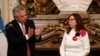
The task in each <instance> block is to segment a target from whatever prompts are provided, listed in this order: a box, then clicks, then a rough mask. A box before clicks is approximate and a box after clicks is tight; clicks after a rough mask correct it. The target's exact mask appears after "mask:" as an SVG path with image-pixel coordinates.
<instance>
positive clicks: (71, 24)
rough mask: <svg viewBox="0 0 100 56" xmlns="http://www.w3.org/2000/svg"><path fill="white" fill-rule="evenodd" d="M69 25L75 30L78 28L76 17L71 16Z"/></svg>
mask: <svg viewBox="0 0 100 56" xmlns="http://www.w3.org/2000/svg"><path fill="white" fill-rule="evenodd" d="M68 24H69V26H70V27H71V28H75V27H76V24H77V22H76V20H75V17H74V16H70V17H69V20H68Z"/></svg>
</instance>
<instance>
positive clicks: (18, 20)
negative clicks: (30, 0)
mask: <svg viewBox="0 0 100 56" xmlns="http://www.w3.org/2000/svg"><path fill="white" fill-rule="evenodd" d="M13 16H14V18H15V19H14V20H13V21H11V22H10V23H8V24H7V25H6V29H7V30H6V36H7V40H8V54H7V56H28V55H27V51H28V50H29V51H30V52H29V53H30V54H31V55H30V56H35V42H36V41H40V40H41V37H40V33H41V29H39V28H38V29H35V25H34V22H33V20H30V19H27V15H26V10H25V8H24V7H22V6H16V7H15V8H14V9H13ZM8 27H9V28H8ZM28 47H29V49H28Z"/></svg>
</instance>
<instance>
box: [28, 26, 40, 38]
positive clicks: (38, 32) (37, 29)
mask: <svg viewBox="0 0 100 56" xmlns="http://www.w3.org/2000/svg"><path fill="white" fill-rule="evenodd" d="M41 32H42V28H40V27H36V29H35V30H34V29H33V28H30V27H29V28H28V33H27V35H28V37H29V38H30V37H32V36H33V34H35V35H36V36H40V35H41Z"/></svg>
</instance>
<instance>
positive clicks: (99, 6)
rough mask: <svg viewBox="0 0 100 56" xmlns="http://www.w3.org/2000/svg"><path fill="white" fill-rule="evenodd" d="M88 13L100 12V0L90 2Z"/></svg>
mask: <svg viewBox="0 0 100 56" xmlns="http://www.w3.org/2000/svg"><path fill="white" fill-rule="evenodd" d="M88 13H90V14H100V0H92V3H91V5H90V7H89V8H88Z"/></svg>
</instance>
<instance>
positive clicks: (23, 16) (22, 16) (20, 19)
mask: <svg viewBox="0 0 100 56" xmlns="http://www.w3.org/2000/svg"><path fill="white" fill-rule="evenodd" d="M26 19H27V15H26V11H25V10H22V11H20V12H19V13H18V16H17V17H16V20H17V21H18V22H20V23H22V24H23V23H25V22H26Z"/></svg>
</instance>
